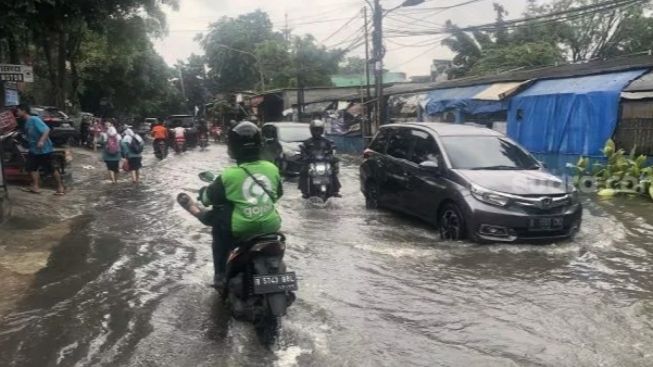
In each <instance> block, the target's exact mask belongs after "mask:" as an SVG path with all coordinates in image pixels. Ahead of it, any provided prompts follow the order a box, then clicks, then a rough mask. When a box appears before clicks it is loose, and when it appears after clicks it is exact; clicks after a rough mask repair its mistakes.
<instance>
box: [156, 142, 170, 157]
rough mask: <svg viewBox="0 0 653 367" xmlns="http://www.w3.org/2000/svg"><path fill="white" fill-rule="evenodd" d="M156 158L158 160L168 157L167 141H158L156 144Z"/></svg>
mask: <svg viewBox="0 0 653 367" xmlns="http://www.w3.org/2000/svg"><path fill="white" fill-rule="evenodd" d="M154 156H155V157H157V158H158V159H164V158H165V157H167V156H168V144H167V143H166V141H165V140H161V139H159V140H157V141H156V142H155V143H154Z"/></svg>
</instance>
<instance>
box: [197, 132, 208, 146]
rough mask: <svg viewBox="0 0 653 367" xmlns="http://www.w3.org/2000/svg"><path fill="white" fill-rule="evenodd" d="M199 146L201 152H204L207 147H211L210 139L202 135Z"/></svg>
mask: <svg viewBox="0 0 653 367" xmlns="http://www.w3.org/2000/svg"><path fill="white" fill-rule="evenodd" d="M199 145H200V150H204V149H206V147H208V146H209V138H208V137H207V136H206V135H205V134H202V135H201V136H200V141H199Z"/></svg>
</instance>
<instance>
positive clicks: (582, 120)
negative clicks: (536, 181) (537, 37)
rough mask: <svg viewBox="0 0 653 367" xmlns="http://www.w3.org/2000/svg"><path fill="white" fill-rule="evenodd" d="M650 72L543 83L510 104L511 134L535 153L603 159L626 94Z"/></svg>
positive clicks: (539, 82) (514, 98)
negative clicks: (591, 156) (621, 99)
mask: <svg viewBox="0 0 653 367" xmlns="http://www.w3.org/2000/svg"><path fill="white" fill-rule="evenodd" d="M646 71H647V70H646V69H644V70H631V71H625V72H619V73H610V74H601V75H591V76H584V77H578V78H564V79H553V80H541V81H538V82H536V83H535V84H534V85H532V86H531V87H530V88H528V89H526V90H525V91H523V92H521V93H519V94H518V95H516V96H515V97H513V98H512V99H511V100H510V103H509V109H508V135H509V136H510V137H511V138H513V139H515V140H517V141H518V142H519V143H521V144H522V145H523V146H524V147H525V148H527V149H528V150H530V151H531V152H535V153H563V154H583V155H599V154H600V152H601V148H603V146H604V145H605V142H606V141H607V140H608V139H609V138H610V137H612V134H613V133H614V130H615V127H616V124H617V119H618V114H619V98H620V97H619V96H620V93H621V90H622V89H623V88H624V87H625V86H626V85H628V83H630V82H631V81H632V80H634V79H636V78H638V77H639V76H641V75H642V74H643V73H645V72H646Z"/></svg>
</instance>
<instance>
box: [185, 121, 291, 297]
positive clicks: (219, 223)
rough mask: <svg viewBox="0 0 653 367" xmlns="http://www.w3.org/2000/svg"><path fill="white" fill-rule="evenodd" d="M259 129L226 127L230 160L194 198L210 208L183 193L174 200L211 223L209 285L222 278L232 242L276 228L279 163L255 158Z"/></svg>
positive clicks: (278, 225)
mask: <svg viewBox="0 0 653 367" xmlns="http://www.w3.org/2000/svg"><path fill="white" fill-rule="evenodd" d="M261 140H262V139H261V132H260V130H259V129H258V127H257V126H256V125H254V124H252V123H251V122H241V123H240V124H238V125H237V126H236V127H234V128H233V129H231V131H230V132H229V140H228V145H227V146H228V153H229V156H230V157H231V158H233V159H235V160H236V165H235V166H232V167H228V168H225V170H224V171H223V172H222V174H221V175H220V176H219V177H218V178H216V179H215V181H213V183H211V184H210V185H209V186H207V187H203V188H202V189H200V195H199V199H200V201H201V202H202V204H204V206H207V207H208V206H212V209H211V210H204V209H201V208H200V207H199V206H197V204H196V203H195V202H194V201H193V200H192V199H191V198H190V196H188V195H186V194H179V196H178V197H177V200H178V202H179V204H181V206H182V207H184V208H185V209H186V210H187V211H189V212H190V213H191V214H193V215H194V216H195V217H197V218H198V219H199V220H200V221H201V222H202V223H204V224H205V225H209V226H212V227H213V231H212V235H213V245H212V248H213V265H214V271H215V275H214V285H215V287H216V289H218V290H220V289H222V287H224V284H225V268H226V263H227V256H228V254H229V252H230V251H231V250H232V249H233V248H234V247H235V245H236V244H237V243H239V242H241V241H243V240H245V239H248V238H252V237H255V236H258V235H264V234H270V233H276V232H278V231H279V230H280V228H281V217H280V216H279V213H278V212H277V209H276V203H277V201H278V200H279V199H280V198H281V196H282V195H283V187H282V181H281V175H280V174H279V169H278V168H277V167H276V166H275V165H274V164H272V163H270V162H268V161H264V160H261V159H260V158H259V156H260V154H261Z"/></svg>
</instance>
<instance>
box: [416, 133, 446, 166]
mask: <svg viewBox="0 0 653 367" xmlns="http://www.w3.org/2000/svg"><path fill="white" fill-rule="evenodd" d="M411 135H412V137H413V144H414V145H413V155H412V158H411V159H410V160H411V161H413V162H415V163H417V164H420V163H422V162H426V161H433V162H438V156H439V155H440V150H439V149H438V145H437V144H436V142H435V139H433V137H432V136H431V135H430V134H428V133H426V132H424V131H421V130H411Z"/></svg>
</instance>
